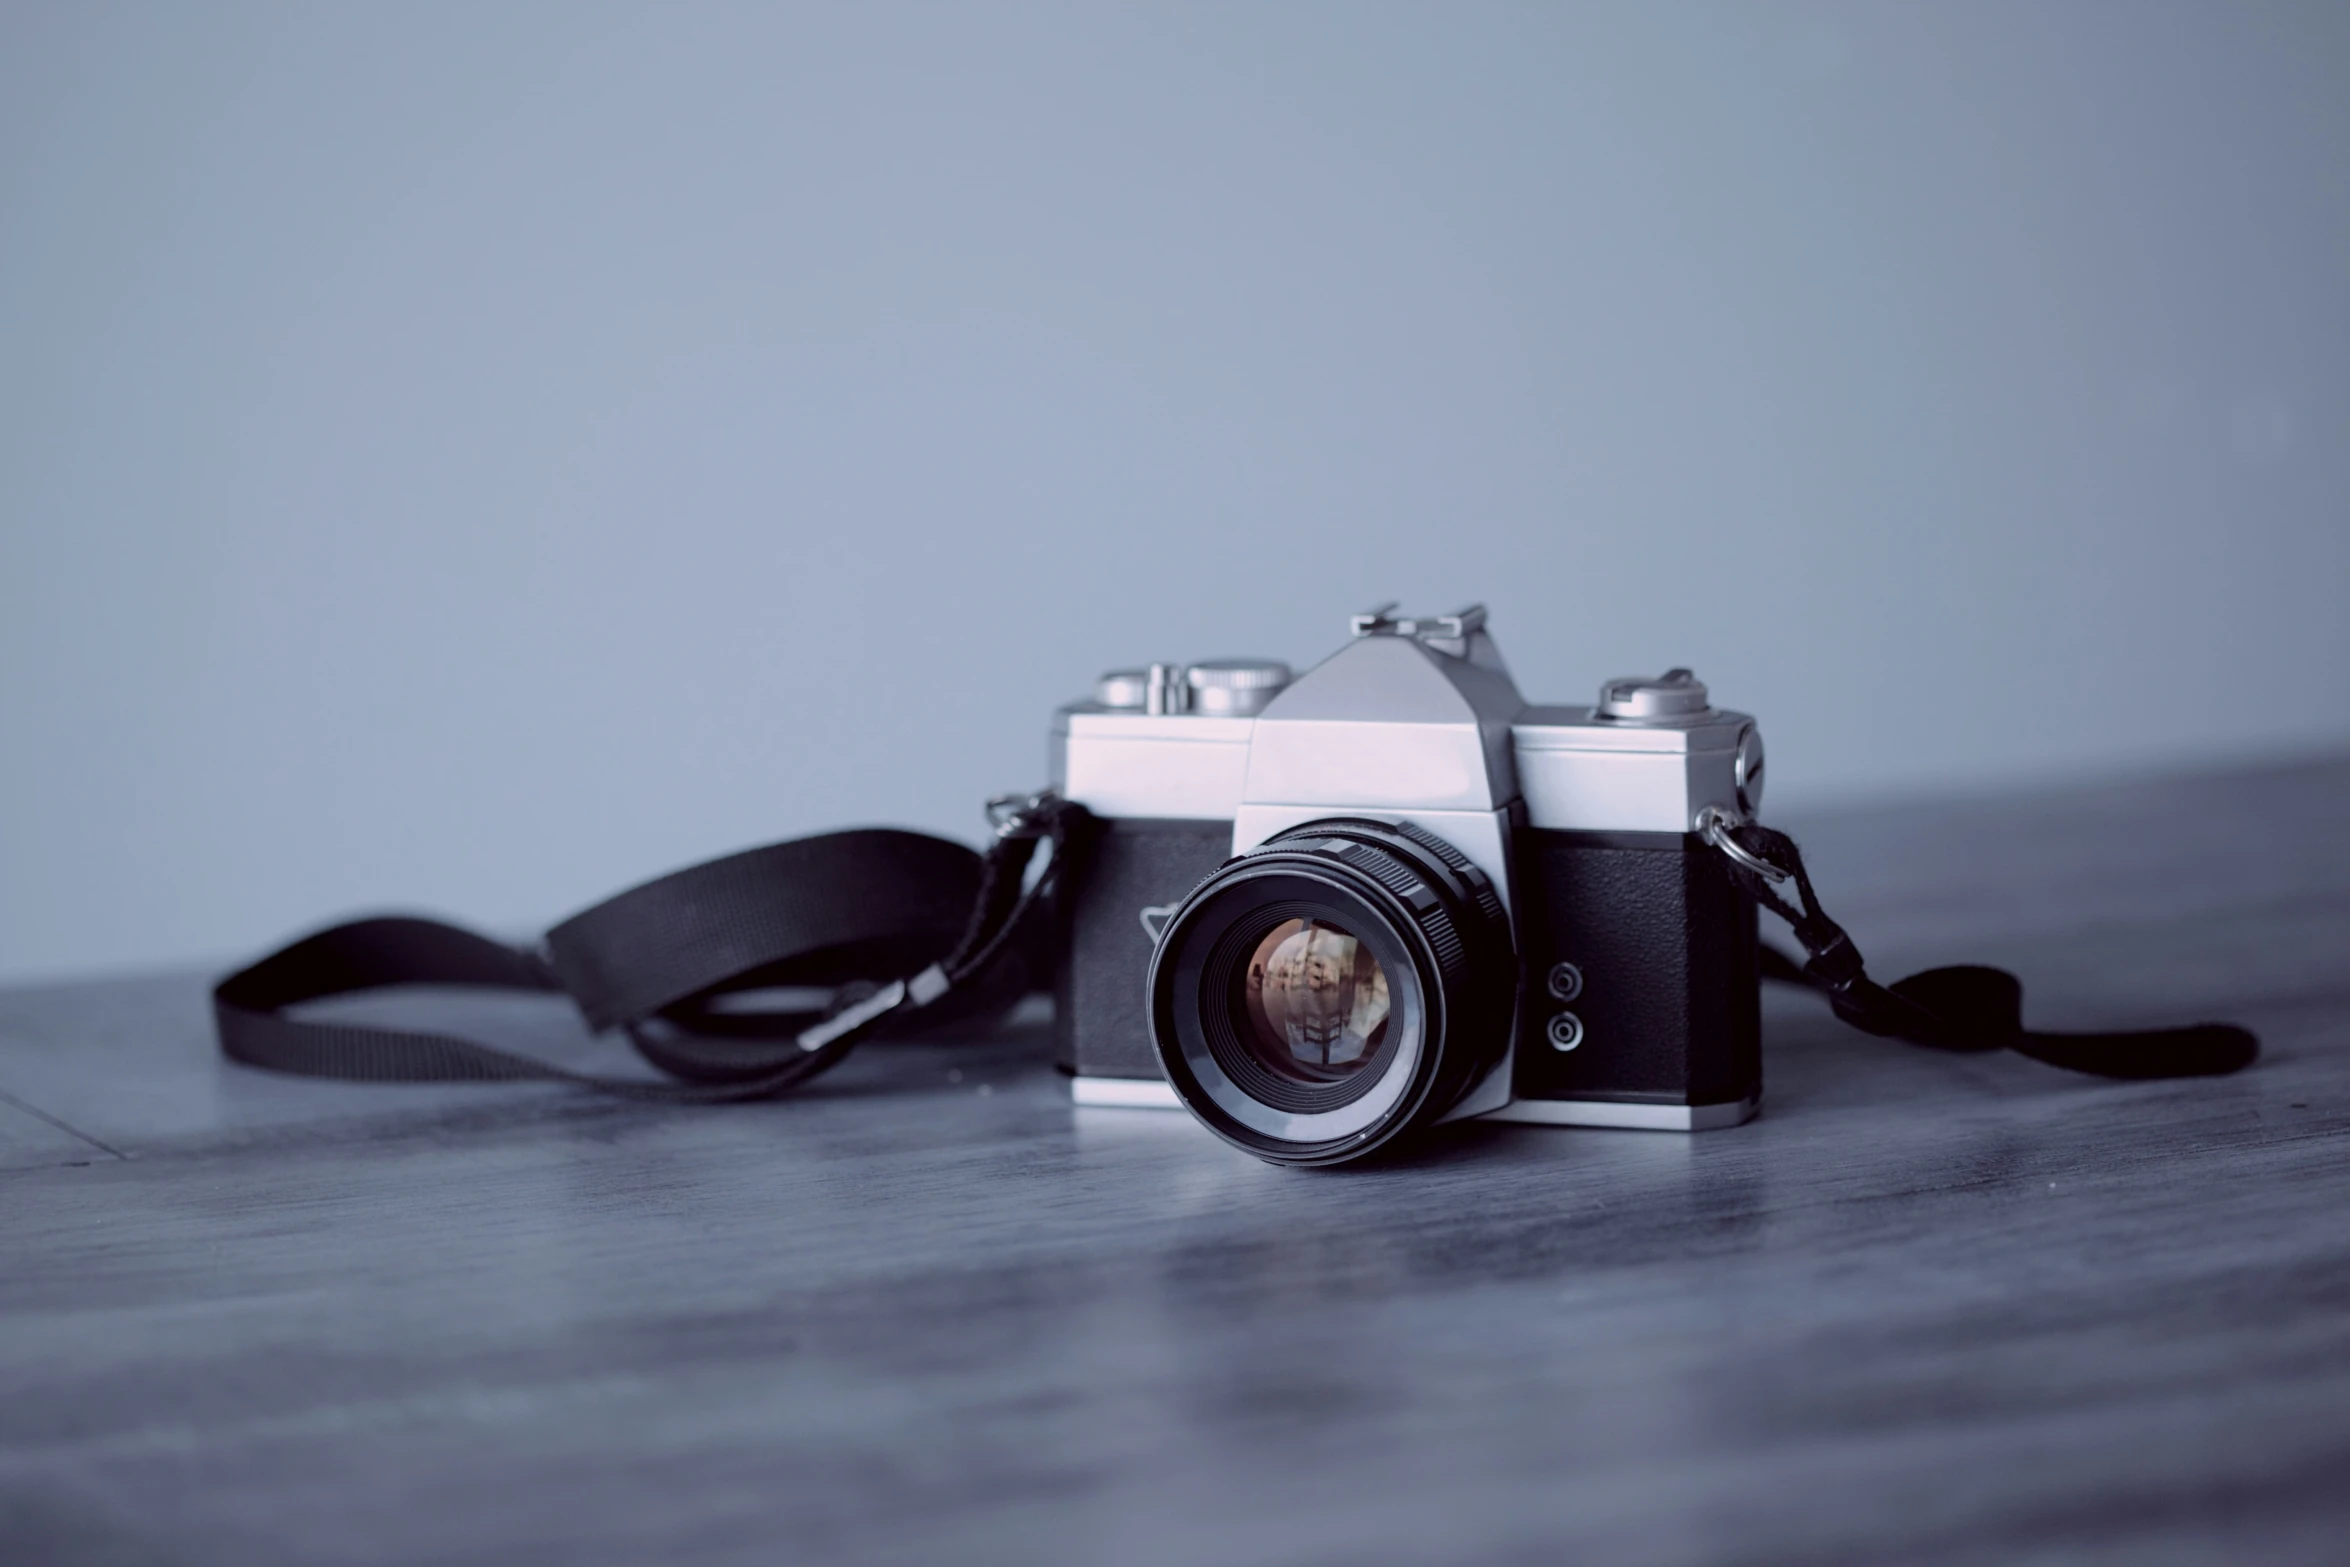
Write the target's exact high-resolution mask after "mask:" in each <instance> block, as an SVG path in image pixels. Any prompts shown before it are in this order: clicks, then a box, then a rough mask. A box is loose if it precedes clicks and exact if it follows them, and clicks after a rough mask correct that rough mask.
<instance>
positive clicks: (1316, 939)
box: [1052, 606, 1763, 1163]
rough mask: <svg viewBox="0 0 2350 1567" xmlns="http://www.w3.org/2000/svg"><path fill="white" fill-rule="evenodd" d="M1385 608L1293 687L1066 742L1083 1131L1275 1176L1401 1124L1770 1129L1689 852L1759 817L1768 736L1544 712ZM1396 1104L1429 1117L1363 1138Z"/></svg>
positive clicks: (1699, 694)
mask: <svg viewBox="0 0 2350 1567" xmlns="http://www.w3.org/2000/svg"><path fill="white" fill-rule="evenodd" d="M1392 608H1393V606H1388V607H1385V608H1382V609H1380V610H1377V611H1373V612H1371V613H1369V614H1365V615H1359V616H1356V617H1354V619H1353V622H1352V631H1353V636H1352V638H1351V640H1350V641H1349V642H1348V643H1347V644H1346V645H1345V646H1344V647H1342V648H1341V649H1340V650H1339V651H1338V652H1336V653H1335V654H1333V655H1332V656H1331V657H1329V658H1328V659H1326V660H1324V661H1323V662H1322V663H1320V664H1319V665H1316V666H1315V667H1314V668H1312V669H1311V670H1309V671H1307V672H1306V673H1305V674H1303V675H1301V676H1298V677H1296V678H1295V679H1292V678H1290V675H1289V671H1288V669H1287V668H1286V667H1284V666H1283V665H1281V664H1278V663H1275V662H1272V661H1269V660H1248V659H1225V660H1215V661H1210V662H1205V663H1200V664H1194V665H1190V666H1176V665H1155V666H1152V667H1150V668H1149V669H1146V670H1130V671H1119V672H1115V673H1112V674H1110V675H1107V676H1104V677H1103V679H1102V680H1101V682H1100V683H1099V685H1098V686H1097V688H1096V691H1095V693H1094V696H1093V697H1092V698H1091V699H1089V700H1085V701H1079V702H1073V703H1071V704H1069V705H1068V706H1066V707H1063V708H1062V709H1060V711H1059V712H1058V713H1057V714H1056V715H1055V718H1054V723H1053V736H1052V777H1053V786H1054V788H1055V789H1056V790H1058V791H1059V792H1060V793H1061V794H1062V795H1063V796H1064V797H1066V798H1068V799H1070V800H1073V801H1075V802H1076V803H1078V804H1080V805H1082V806H1084V807H1086V809H1087V810H1088V811H1089V812H1090V813H1091V815H1092V817H1093V818H1095V820H1096V823H1097V827H1096V830H1095V831H1094V833H1093V834H1092V836H1091V841H1090V842H1088V843H1086V844H1085V845H1083V846H1081V847H1079V848H1078V849H1076V850H1074V851H1073V858H1072V862H1071V865H1070V867H1069V873H1068V875H1067V876H1066V877H1065V880H1064V890H1063V895H1062V908H1061V922H1062V924H1061V941H1062V952H1061V961H1060V965H1059V971H1060V972H1059V987H1058V995H1057V1000H1058V1003H1059V1005H1058V1007H1057V1013H1056V1016H1057V1023H1056V1027H1057V1030H1058V1032H1059V1036H1060V1037H1059V1040H1058V1047H1059V1054H1060V1060H1061V1065H1062V1066H1063V1068H1064V1070H1066V1071H1068V1072H1070V1073H1071V1074H1072V1076H1073V1078H1074V1083H1073V1090H1074V1094H1075V1098H1076V1101H1077V1102H1078V1103H1079V1104H1082V1105H1103V1106H1131V1107H1141V1106H1165V1107H1175V1106H1178V1105H1182V1106H1186V1107H1188V1108H1191V1109H1192V1110H1193V1111H1194V1113H1195V1114H1198V1115H1200V1117H1201V1119H1203V1120H1204V1121H1207V1122H1208V1124H1209V1125H1210V1126H1211V1128H1213V1129H1215V1130H1217V1131H1218V1132H1219V1133H1220V1134H1222V1135H1225V1136H1227V1137H1228V1138H1229V1139H1230V1140H1233V1141H1235V1142H1238V1143H1240V1144H1241V1145H1242V1146H1244V1147H1248V1148H1249V1149H1250V1151H1252V1152H1256V1153H1258V1154H1259V1155H1260V1156H1263V1157H1267V1158H1271V1159H1274V1160H1276V1161H1277V1162H1285V1163H1334V1162H1339V1161H1341V1160H1343V1159H1347V1158H1353V1157H1358V1156H1359V1155H1360V1154H1362V1153H1365V1152H1369V1151H1371V1150H1372V1149H1373V1148H1376V1147H1380V1146H1384V1145H1385V1144H1386V1142H1387V1141H1388V1140H1389V1139H1390V1138H1392V1137H1393V1136H1394V1135H1396V1134H1397V1133H1399V1132H1401V1131H1403V1130H1406V1129H1408V1128H1407V1126H1406V1125H1405V1124H1403V1123H1405V1122H1408V1123H1409V1124H1413V1125H1427V1124H1435V1123H1437V1122H1441V1121H1453V1120H1460V1119H1464V1118H1467V1117H1472V1116H1487V1117H1492V1118H1494V1119H1498V1120H1507V1121H1524V1122H1538V1123H1543V1124H1548V1125H1559V1126H1604V1127H1634V1128H1651V1129H1660V1130H1666V1129H1669V1130H1683V1131H1694V1130H1702V1129H1707V1128H1713V1127H1722V1126H1731V1125H1736V1124H1738V1123H1739V1122H1742V1121H1744V1120H1746V1119H1747V1118H1748V1117H1750V1116H1752V1115H1753V1114H1754V1113H1755V1111H1756V1109H1757V1107H1758V1106H1759V1104H1760V1099H1761V1071H1760V1049H1759V1003H1758V999H1757V989H1758V983H1757V980H1758V976H1757V971H1756V941H1755V911H1754V907H1753V904H1752V902H1751V900H1749V899H1747V898H1746V897H1745V896H1744V895H1743V894H1742V893H1740V892H1739V891H1738V890H1737V889H1736V887H1735V885H1734V884H1733V882H1732V881H1731V879H1730V877H1729V875H1728V874H1727V871H1726V869H1725V867H1724V866H1723V865H1722V864H1721V862H1720V859H1719V856H1718V855H1716V854H1715V853H1714V852H1712V851H1711V849H1710V848H1709V847H1708V846H1707V845H1706V843H1705V841H1704V839H1703V838H1702V836H1701V835H1700V829H1701V826H1702V819H1703V818H1704V817H1705V815H1706V813H1707V812H1708V810H1709V808H1712V809H1714V810H1717V811H1719V812H1725V813H1728V814H1729V815H1730V816H1731V817H1732V818H1733V819H1735V820H1744V819H1746V818H1748V817H1750V816H1751V815H1752V814H1753V812H1754V810H1755V809H1756V807H1757V805H1758V804H1759V800H1760V793H1761V785H1762V766H1763V751H1762V742H1761V737H1760V733H1759V731H1758V729H1757V727H1756V725H1755V722H1754V720H1753V719H1752V718H1750V717H1748V716H1747V715H1745V714H1742V713H1734V712H1725V711H1721V710H1718V709H1715V708H1713V707H1711V706H1710V705H1708V702H1707V695H1706V690H1705V687H1704V686H1702V685H1700V684H1698V683H1697V682H1696V681H1695V680H1694V679H1693V678H1692V677H1691V676H1690V675H1689V673H1688V672H1687V671H1685V670H1675V671H1672V672H1670V673H1668V674H1667V675H1665V676H1661V677H1658V678H1655V679H1626V680H1612V681H1609V682H1608V683H1607V684H1606V685H1605V686H1603V687H1602V689H1601V693H1600V700H1599V702H1598V703H1596V704H1594V705H1592V706H1569V705H1560V706H1543V705H1534V704H1529V703H1528V702H1526V701H1525V699H1524V698H1523V697H1521V696H1520V695H1519V692H1518V689H1517V686H1516V684H1515V683H1514V681H1513V680H1512V679H1511V677H1510V673H1509V670H1508V668H1507V667H1506V665H1505V664H1504V663H1503V661H1502V658H1501V654H1500V652H1499V650H1498V649H1497V648H1496V647H1495V645H1494V641H1493V638H1492V636H1491V634H1490V633H1489V632H1488V631H1487V629H1486V626H1485V614H1484V611H1483V609H1482V608H1481V607H1477V608H1471V609H1467V610H1464V611H1462V612H1460V613H1458V614H1454V615H1445V616H1435V617H1419V618H1410V617H1400V616H1397V615H1395V614H1393V613H1392ZM1252 878H1253V879H1252ZM1318 900H1319V901H1318ZM1330 900H1336V901H1335V902H1332V901H1330ZM1423 904H1424V905H1426V906H1425V907H1423V906H1422V905H1423ZM1260 905H1261V907H1260ZM1350 911H1351V912H1350ZM1276 914H1280V915H1283V916H1284V917H1283V918H1281V919H1278V920H1273V921H1272V923H1271V924H1267V923H1266V921H1267V920H1271V919H1272V916H1274V915H1276ZM1252 919H1254V920H1255V921H1256V923H1255V925H1251V924H1250V923H1249V921H1250V920H1252ZM1203 922H1204V923H1203ZM1219 922H1221V923H1219ZM1236 922H1237V923H1236ZM1195 927H1196V928H1195ZM1211 927H1212V928H1211ZM1258 927H1262V930H1261V932H1260V933H1258V934H1255V935H1252V934H1251V933H1252V931H1257V930H1258ZM1358 927H1359V928H1358ZM1249 941H1256V942H1257V946H1256V947H1255V948H1253V949H1252V951H1253V952H1254V956H1250V955H1248V954H1246V953H1241V951H1240V947H1241V946H1245V945H1247V943H1248V942H1249ZM1236 943H1238V945H1236ZM1456 949H1460V952H1459V953H1458V954H1456ZM1186 953H1188V954H1189V956H1188V957H1187V956H1186V955H1185V954H1186ZM1219 954H1222V956H1219ZM1236 954H1237V955H1236ZM1447 964H1451V965H1452V966H1451V967H1449V968H1448V967H1447ZM1219 965H1221V967H1219ZM1333 975H1335V976H1336V977H1335V978H1333V977H1332V976H1333ZM1219 976H1221V977H1219ZM1268 976H1270V977H1268ZM1415 976H1416V977H1415ZM1187 987H1188V988H1187ZM1219 987H1220V988H1219ZM1505 992H1506V994H1505ZM1350 997H1351V999H1349V998H1350ZM1347 1007H1351V1008H1352V1011H1351V1012H1349V1013H1347V1017H1351V1018H1353V1019H1354V1023H1353V1024H1352V1025H1350V1024H1349V1023H1347V1022H1346V1021H1345V1019H1343V1018H1340V1017H1339V1016H1338V1013H1337V1011H1334V1010H1333V1009H1334V1008H1335V1009H1339V1010H1343V1009H1345V1008H1347ZM1317 1008H1318V1009H1319V1010H1316V1009H1317ZM1325 1014H1328V1016H1325ZM1366 1020H1368V1021H1366ZM1350 1026H1351V1027H1353V1028H1354V1032H1353V1033H1349V1032H1348V1029H1349V1027H1350ZM1236 1030H1237V1033H1236V1032H1235V1031H1236ZM1440 1034H1441V1035H1442V1036H1443V1037H1441V1038H1440V1037H1438V1036H1439V1035H1440ZM1324 1035H1328V1036H1330V1038H1332V1039H1336V1040H1337V1041H1338V1043H1337V1044H1336V1045H1335V1046H1334V1045H1331V1044H1330V1043H1328V1042H1327V1041H1325V1040H1324V1039H1323V1036H1324ZM1357 1035H1360V1036H1361V1037H1359V1038H1358V1037H1357ZM1472 1035H1473V1036H1474V1037H1473V1038H1472V1037H1470V1036H1472ZM1407 1036H1408V1037H1407ZM1455 1036H1458V1037H1455ZM1236 1041H1237V1042H1236ZM1333 1049H1336V1050H1338V1051H1339V1052H1340V1053H1341V1057H1342V1058H1337V1057H1332V1056H1331V1054H1330V1052H1331V1051H1332V1050H1333ZM1447 1050H1449V1051H1450V1055H1449V1057H1448V1058H1447V1060H1446V1061H1444V1062H1436V1063H1432V1062H1431V1061H1430V1059H1429V1058H1430V1056H1431V1054H1432V1053H1434V1054H1441V1053H1443V1052H1445V1051H1447ZM1235 1052H1238V1054H1235ZM1382 1061H1384V1062H1385V1063H1386V1064H1385V1065H1384V1066H1381V1065H1380V1064H1379V1063H1380V1062H1382ZM1374 1069H1376V1071H1375V1070H1374ZM1415 1072H1416V1073H1417V1074H1419V1076H1418V1077H1415V1078H1413V1079H1412V1081H1411V1082H1409V1083H1405V1084H1403V1085H1402V1086H1401V1087H1398V1086H1397V1085H1396V1084H1395V1083H1391V1082H1388V1081H1387V1080H1388V1079H1396V1078H1399V1075H1407V1076H1408V1075H1409V1074H1411V1073H1415ZM1268 1073H1270V1074H1271V1075H1267V1074H1268ZM1374 1076H1376V1077H1377V1078H1378V1082H1377V1083H1376V1084H1374V1085H1373V1086H1369V1087H1366V1086H1365V1083H1366V1080H1368V1079H1371V1078H1373V1077H1374ZM1419 1078H1426V1079H1427V1081H1426V1082H1425V1083H1421V1082H1420V1081H1419ZM1348 1095H1352V1096H1353V1097H1352V1098H1349V1097H1347V1096H1348ZM1383 1095H1389V1096H1392V1095H1401V1096H1402V1098H1403V1099H1409V1100H1411V1101H1412V1102H1411V1103H1410V1104H1408V1105H1404V1106H1403V1107H1402V1108H1398V1107H1396V1106H1387V1107H1386V1110H1385V1112H1384V1113H1385V1114H1386V1115H1387V1116H1388V1119H1387V1120H1386V1121H1380V1120H1379V1117H1378V1116H1375V1115H1372V1114H1371V1110H1370V1109H1369V1108H1355V1109H1350V1108H1349V1106H1358V1107H1369V1106H1376V1105H1378V1104H1380V1103H1382V1102H1383V1100H1382V1096H1383ZM1415 1095H1417V1096H1418V1097H1417V1098H1414V1097H1413V1096H1415ZM1399 1102H1400V1101H1399ZM1366 1117H1369V1120H1368V1121H1365V1118H1366ZM1358 1121H1364V1122H1365V1124H1364V1126H1362V1127H1357V1126H1356V1125H1355V1123H1356V1122H1358ZM1372 1122H1376V1123H1377V1124H1376V1125H1373V1124H1371V1123H1372Z"/></svg>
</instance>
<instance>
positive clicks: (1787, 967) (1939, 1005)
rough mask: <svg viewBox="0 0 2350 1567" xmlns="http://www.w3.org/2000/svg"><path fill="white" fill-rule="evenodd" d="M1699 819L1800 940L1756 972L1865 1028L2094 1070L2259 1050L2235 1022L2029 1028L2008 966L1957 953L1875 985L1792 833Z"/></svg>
mask: <svg viewBox="0 0 2350 1567" xmlns="http://www.w3.org/2000/svg"><path fill="white" fill-rule="evenodd" d="M1700 830H1701V832H1702V834H1703V836H1704V837H1705V839H1706V841H1707V842H1709V843H1711V844H1712V845H1713V846H1714V847H1715V848H1717V849H1719V850H1721V851H1722V854H1723V855H1724V857H1725V858H1727V859H1728V861H1729V862H1730V867H1731V875H1732V876H1734V877H1735V878H1736V879H1737V881H1738V884H1739V885H1740V886H1741V887H1742V888H1743V889H1744V890H1745V891H1746V892H1747V894H1748V895H1749V896H1751V897H1752V898H1753V899H1754V900H1755V901H1756V902H1757V903H1759V904H1761V905H1762V906H1763V907H1764V908H1766V909H1769V910H1770V911H1771V912H1772V913H1773V914H1776V915H1778V916H1779V917H1780V918H1781V919H1783V920H1785V921H1786V922H1787V924H1788V927H1789V928H1790V929H1791V930H1793V932H1794V933H1795V939H1796V940H1797V941H1799V942H1801V943H1802V944H1803V950H1804V954H1805V962H1804V963H1803V965H1802V966H1801V967H1800V968H1798V967H1797V966H1796V965H1795V964H1793V963H1791V962H1789V961H1788V960H1787V959H1786V958H1785V957H1784V956H1782V955H1781V954H1779V953H1778V952H1776V951H1774V950H1773V949H1771V948H1769V947H1765V948H1764V949H1763V977H1764V978H1766V979H1778V980H1786V981H1790V982H1793V983H1796V984H1804V985H1809V986H1812V987H1813V988H1815V989H1817V990H1821V991H1824V992H1826V994H1827V997H1828V1001H1829V1004H1830V1005H1831V1006H1833V1007H1834V1008H1835V1010H1836V1015H1837V1016H1838V1017H1840V1018H1842V1019H1843V1020H1844V1021H1845V1022H1847V1023H1850V1024H1851V1025H1852V1026H1853V1027H1854V1028H1857V1029H1860V1030H1861V1031H1863V1032H1864V1033H1870V1034H1876V1035H1879V1036H1882V1037H1885V1038H1890V1039H1903V1040H1907V1041H1909V1042H1910V1043H1911V1044H1914V1045H1927V1046H1931V1047H1932V1048H1934V1049H1936V1050H2002V1049H2004V1050H2013V1051H2015V1052H2017V1053H2018V1054H2020V1055H2027V1056H2030V1057H2031V1058H2032V1059H2033V1060H2035V1061H2044V1062H2046V1063H2047V1064H2048V1065H2050V1066H2059V1067H2064V1068H2066V1069H2068V1070H2070V1071H2074V1072H2088V1073H2093V1074H2095V1075H2096V1076H2099V1077H2118V1078H2157V1077H2218V1076H2221V1075H2224V1074H2226V1073H2229V1072H2234V1071H2239V1070H2241V1069H2242V1068H2244V1067H2247V1066H2250V1065H2251V1064H2252V1063H2253V1061H2255V1060H2256V1059H2258V1058H2259V1055H2260V1041H2259V1040H2258V1039H2257V1038H2255V1037H2254V1036H2253V1034H2252V1033H2251V1032H2250V1031H2249V1030H2247V1029H2242V1028H2238V1027H2236V1026H2235V1025H2234V1024H2232V1023H2195V1024H2190V1025H2188V1026H2187V1027H2184V1028H2161V1029H2144V1030H2137V1031H2125V1032H2116V1033H2098V1034H2045V1033H2038V1032H2034V1031H2032V1030H2030V1029H2027V1028H2025V1027H2024V1023H2023V1005H2024V987H2023V984H2022V982H2021V981H2019V980H2018V979H2017V978H2016V977H2015V976H2014V975H2013V974H2010V973H2008V972H2007V970H2005V969H1998V968H1986V967H1982V966H1979V965H1975V964H1962V965H1959V966H1955V967H1951V968H1932V969H1925V970H1923V971H1921V972H1919V973H1916V974H1912V975H1910V976H1909V977H1908V978H1907V979H1899V980H1895V981H1894V982H1893V983H1892V984H1890V985H1880V984H1878V983H1877V982H1876V981H1875V980H1873V979H1871V978H1869V976H1868V974H1867V973H1866V971H1865V970H1864V969H1863V967H1862V963H1861V956H1860V949H1859V948H1858V947H1855V946H1854V945H1853V944H1852V938H1851V937H1850V936H1847V935H1846V934H1845V933H1844V928H1843V927H1842V926H1840V925H1838V924H1837V923H1836V922H1835V921H1834V920H1832V919H1830V918H1828V916H1827V914H1826V913H1825V912H1824V911H1823V910H1822V909H1821V908H1820V900H1819V895H1818V894H1817V893H1815V892H1813V891H1812V885H1811V875H1810V873H1809V872H1808V871H1806V870H1805V869H1804V865H1803V854H1802V852H1801V851H1800V850H1798V849H1797V848H1796V846H1795V840H1794V839H1792V838H1790V837H1788V836H1787V835H1786V834H1785V833H1783V832H1778V831H1775V830H1773V829H1772V828H1769V827H1765V826H1763V825H1762V824H1760V823H1759V822H1741V821H1737V820H1735V819H1734V818H1732V817H1731V816H1730V815H1729V813H1727V812H1725V811H1722V810H1721V809H1720V808H1719V807H1713V808H1710V809H1709V810H1708V811H1707V812H1706V813H1705V816H1704V818H1703V820H1702V821H1701V823H1700ZM1789 883H1792V884H1793V885H1794V888H1795V893H1796V897H1797V898H1798V899H1799V900H1800V903H1801V906H1800V907H1798V906H1796V905H1795V904H1790V903H1789V902H1787V900H1786V899H1785V898H1783V897H1781V896H1780V895H1779V892H1778V889H1779V888H1780V887H1783V886H1786V885H1787V884H1789Z"/></svg>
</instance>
